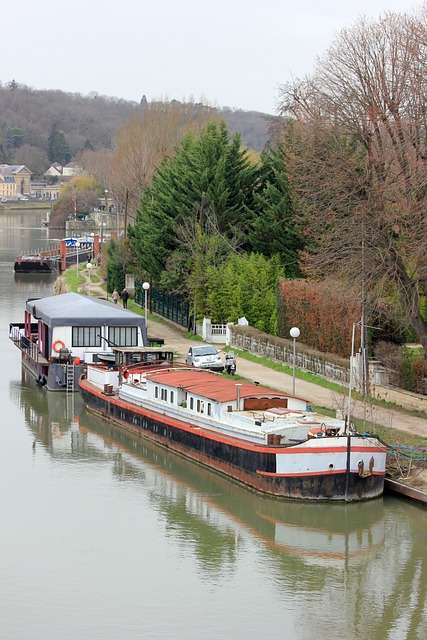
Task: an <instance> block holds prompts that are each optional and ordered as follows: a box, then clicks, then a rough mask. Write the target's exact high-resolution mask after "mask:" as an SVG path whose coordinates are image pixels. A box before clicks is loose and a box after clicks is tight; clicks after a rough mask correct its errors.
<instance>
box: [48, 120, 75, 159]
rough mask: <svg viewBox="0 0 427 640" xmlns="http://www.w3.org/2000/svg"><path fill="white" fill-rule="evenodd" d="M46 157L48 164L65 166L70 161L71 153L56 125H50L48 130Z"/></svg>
mask: <svg viewBox="0 0 427 640" xmlns="http://www.w3.org/2000/svg"><path fill="white" fill-rule="evenodd" d="M47 157H48V160H49V162H59V164H61V165H65V164H67V163H68V162H70V160H71V153H70V149H69V147H68V144H67V141H66V140H65V135H64V134H63V133H62V131H60V130H59V129H58V127H57V125H56V123H54V124H53V125H52V129H51V130H50V134H49V139H48V142H47Z"/></svg>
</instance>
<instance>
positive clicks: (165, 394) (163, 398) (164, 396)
mask: <svg viewBox="0 0 427 640" xmlns="http://www.w3.org/2000/svg"><path fill="white" fill-rule="evenodd" d="M162 400H164V401H165V402H167V400H168V391H167V389H162Z"/></svg>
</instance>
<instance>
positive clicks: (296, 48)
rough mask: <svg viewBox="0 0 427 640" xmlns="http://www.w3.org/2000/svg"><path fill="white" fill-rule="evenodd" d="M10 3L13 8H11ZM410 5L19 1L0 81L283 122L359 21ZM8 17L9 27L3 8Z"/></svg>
mask: <svg viewBox="0 0 427 640" xmlns="http://www.w3.org/2000/svg"><path fill="white" fill-rule="evenodd" d="M3 1H5V0H3ZM421 5H422V1H421V0H418V2H417V1H415V0H414V1H412V0H292V1H291V0H71V1H70V2H65V1H62V2H52V1H51V0H21V2H19V4H18V5H16V6H13V8H12V5H10V6H9V5H8V9H7V12H6V13H7V15H8V24H9V26H10V29H9V30H7V29H6V26H5V23H4V22H3V26H2V30H1V37H0V43H1V54H2V55H1V56H0V81H1V82H3V83H6V82H9V81H10V80H12V79H15V80H16V81H17V82H18V83H22V84H26V85H28V86H30V87H32V88H34V89H60V90H62V91H70V92H73V93H74V92H76V93H80V94H82V95H87V94H89V93H90V92H92V91H95V92H97V93H99V94H100V95H106V96H117V97H119V98H123V99H125V100H135V101H138V102H139V100H140V99H141V97H142V95H146V96H147V99H148V100H153V99H159V98H163V99H169V100H172V99H176V100H186V99H190V98H194V99H195V100H196V101H203V102H207V103H209V104H211V105H213V106H219V107H225V106H226V107H232V108H239V109H244V110H254V111H262V112H265V113H275V109H276V104H277V98H278V86H279V85H280V84H283V83H285V82H287V81H289V80H291V79H292V78H301V77H303V76H304V75H305V74H309V73H310V72H311V71H312V70H313V67H314V63H315V60H316V57H317V56H321V55H322V54H323V53H324V52H325V50H326V49H327V47H328V46H329V44H331V42H332V41H333V38H334V34H336V33H338V32H339V30H340V29H342V28H344V27H349V26H351V25H352V24H354V22H355V21H356V20H357V18H358V17H359V16H361V15H366V16H367V17H372V18H378V17H379V16H380V15H381V14H382V13H383V12H384V11H387V10H391V11H397V12H407V13H412V12H413V10H416V9H417V8H419V7H420V6H421ZM2 8H3V11H2V16H3V19H4V18H6V17H7V16H6V13H5V9H6V7H5V6H3V7H2Z"/></svg>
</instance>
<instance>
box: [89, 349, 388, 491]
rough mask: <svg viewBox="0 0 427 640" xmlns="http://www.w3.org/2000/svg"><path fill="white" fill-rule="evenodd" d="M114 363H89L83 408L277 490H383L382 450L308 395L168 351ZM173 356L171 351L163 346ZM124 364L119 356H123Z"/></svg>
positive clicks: (266, 488)
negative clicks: (173, 360)
mask: <svg viewBox="0 0 427 640" xmlns="http://www.w3.org/2000/svg"><path fill="white" fill-rule="evenodd" d="M113 351H114V352H115V354H116V356H115V366H114V367H108V366H106V365H105V364H103V365H102V364H97V363H92V364H88V366H87V370H86V372H85V374H84V375H83V376H82V377H81V379H80V381H79V386H80V392H81V394H82V397H83V400H84V402H85V404H86V406H87V408H88V409H90V410H92V411H93V412H95V413H97V414H99V415H100V416H103V417H104V418H107V419H109V420H111V421H113V422H114V423H117V424H119V425H121V426H122V427H124V428H127V429H130V430H132V431H136V432H138V433H139V434H141V435H143V436H145V437H147V438H149V439H151V440H154V441H155V442H157V443H159V444H161V445H163V446H165V447H167V448H169V449H171V450H173V451H175V452H176V453H178V454H181V455H183V456H186V457H188V458H191V459H192V460H194V461H196V462H198V463H201V464H203V465H206V466H207V467H210V468H211V469H213V470H215V471H217V472H221V473H223V474H225V475H227V476H229V477H231V478H233V479H234V480H237V481H239V482H241V483H243V484H245V485H246V486H248V487H250V488H251V489H253V490H256V491H259V492H262V493H265V494H269V495H272V496H276V497H278V498H290V499H303V500H331V501H340V500H341V501H348V502H352V501H360V500H367V499H370V498H376V497H378V496H380V495H382V493H383V489H384V476H385V465H386V448H385V447H384V446H383V445H382V444H381V442H380V441H379V440H378V439H377V438H376V437H375V436H370V435H361V434H359V433H356V432H354V431H352V430H350V429H349V428H348V426H347V424H346V422H345V421H343V420H339V419H337V418H329V417H327V416H323V415H320V414H318V413H316V412H314V411H312V410H311V408H310V406H309V405H308V403H307V401H306V400H303V399H302V398H298V397H295V396H293V395H288V394H286V393H280V392H276V391H272V390H271V389H267V388H264V387H261V386H259V385H257V384H255V383H247V382H236V381H235V379H231V378H226V377H224V376H222V375H220V374H216V373H213V372H210V371H201V370H198V369H195V368H192V367H188V366H186V365H182V366H179V365H178V364H174V365H173V366H170V363H169V360H170V358H169V359H168V357H167V355H168V354H167V353H164V352H162V359H161V360H159V359H158V355H157V356H156V355H152V356H150V355H149V350H146V351H145V354H144V358H143V361H142V359H141V357H139V360H140V362H139V363H138V362H136V361H135V360H134V362H135V364H132V363H131V360H130V359H129V357H130V355H131V354H130V351H131V350H128V353H125V352H124V351H123V350H120V349H116V348H113ZM169 356H170V357H171V356H172V354H169ZM120 363H121V364H120Z"/></svg>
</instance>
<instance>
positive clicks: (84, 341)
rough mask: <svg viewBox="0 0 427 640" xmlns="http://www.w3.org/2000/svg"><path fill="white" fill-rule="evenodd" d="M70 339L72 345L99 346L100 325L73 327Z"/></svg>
mask: <svg viewBox="0 0 427 640" xmlns="http://www.w3.org/2000/svg"><path fill="white" fill-rule="evenodd" d="M71 341H72V346H73V347H100V346H101V327H73V328H72V337H71Z"/></svg>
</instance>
